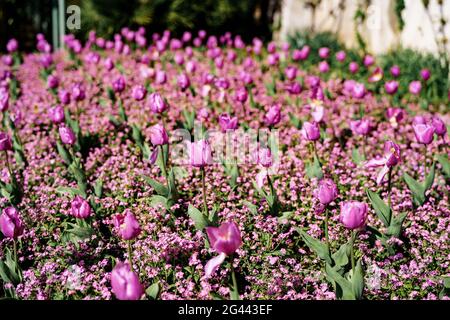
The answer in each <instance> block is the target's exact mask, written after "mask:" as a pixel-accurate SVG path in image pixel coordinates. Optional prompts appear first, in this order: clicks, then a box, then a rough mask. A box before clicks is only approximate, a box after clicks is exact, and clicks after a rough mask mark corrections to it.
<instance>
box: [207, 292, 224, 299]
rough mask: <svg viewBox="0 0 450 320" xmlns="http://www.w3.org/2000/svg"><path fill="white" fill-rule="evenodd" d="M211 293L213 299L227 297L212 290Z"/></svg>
mask: <svg viewBox="0 0 450 320" xmlns="http://www.w3.org/2000/svg"><path fill="white" fill-rule="evenodd" d="M209 295H210V296H211V298H212V299H213V300H226V299H225V297H223V296H221V295H220V294H218V293H215V292H210V293H209Z"/></svg>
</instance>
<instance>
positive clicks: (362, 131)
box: [350, 119, 371, 136]
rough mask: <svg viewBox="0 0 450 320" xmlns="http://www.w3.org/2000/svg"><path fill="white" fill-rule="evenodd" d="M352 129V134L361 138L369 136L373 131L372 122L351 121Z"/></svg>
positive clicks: (366, 120)
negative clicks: (371, 130)
mask: <svg viewBox="0 0 450 320" xmlns="http://www.w3.org/2000/svg"><path fill="white" fill-rule="evenodd" d="M350 129H351V130H352V132H353V133H354V134H358V135H361V136H367V135H368V134H369V132H370V129H371V125H370V120H368V119H361V120H354V121H350Z"/></svg>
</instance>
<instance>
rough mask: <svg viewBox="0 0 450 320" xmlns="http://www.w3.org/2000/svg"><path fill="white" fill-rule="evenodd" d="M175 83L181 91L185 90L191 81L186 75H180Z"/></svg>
mask: <svg viewBox="0 0 450 320" xmlns="http://www.w3.org/2000/svg"><path fill="white" fill-rule="evenodd" d="M177 83H178V86H179V87H180V89H181V90H182V91H184V90H186V89H187V88H189V86H190V85H191V81H190V80H189V77H188V76H187V74H186V73H182V74H180V75H179V76H178V77H177Z"/></svg>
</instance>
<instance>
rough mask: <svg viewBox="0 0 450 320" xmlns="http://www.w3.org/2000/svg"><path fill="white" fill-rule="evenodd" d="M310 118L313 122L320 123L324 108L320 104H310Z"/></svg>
mask: <svg viewBox="0 0 450 320" xmlns="http://www.w3.org/2000/svg"><path fill="white" fill-rule="evenodd" d="M311 116H312V118H313V119H314V121H315V122H317V123H319V122H322V120H323V118H324V116H325V108H324V107H323V105H322V104H316V103H313V104H312V110H311Z"/></svg>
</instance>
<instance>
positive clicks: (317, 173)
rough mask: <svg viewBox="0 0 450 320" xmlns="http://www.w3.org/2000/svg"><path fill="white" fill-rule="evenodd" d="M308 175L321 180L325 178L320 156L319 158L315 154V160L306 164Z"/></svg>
mask: <svg viewBox="0 0 450 320" xmlns="http://www.w3.org/2000/svg"><path fill="white" fill-rule="evenodd" d="M306 175H307V176H308V178H310V179H312V178H317V179H319V180H320V179H322V178H323V171H322V167H321V165H320V161H319V158H317V157H316V156H314V162H313V163H312V164H309V165H308V166H306Z"/></svg>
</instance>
